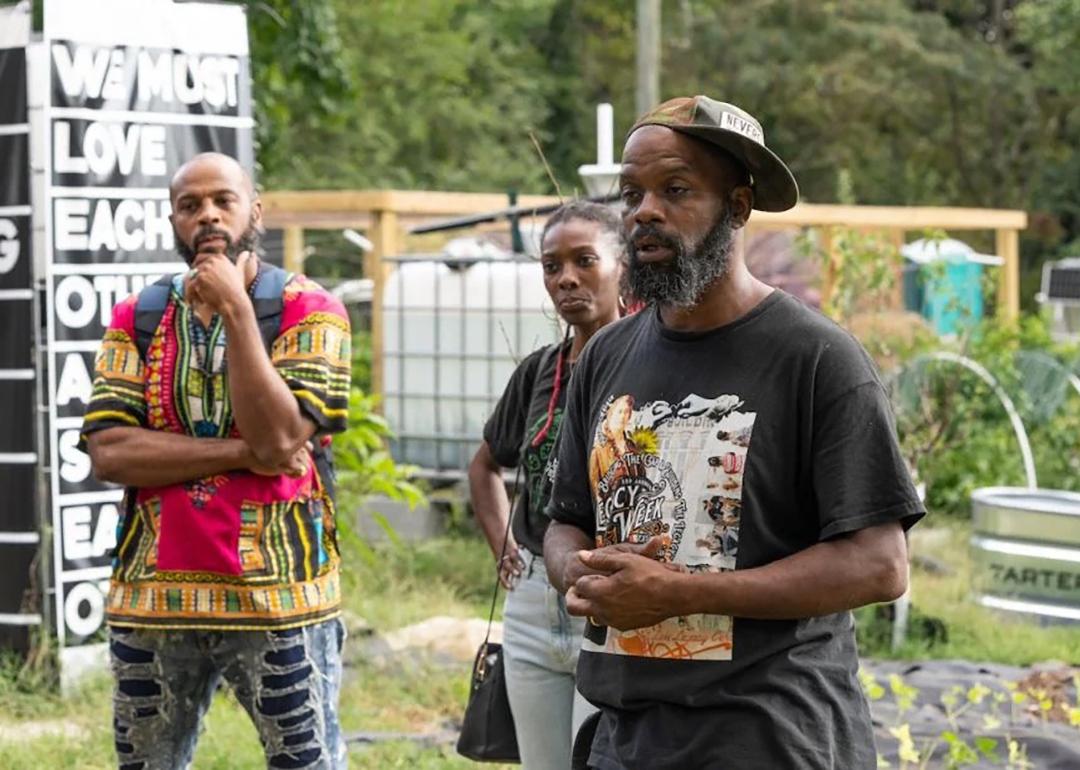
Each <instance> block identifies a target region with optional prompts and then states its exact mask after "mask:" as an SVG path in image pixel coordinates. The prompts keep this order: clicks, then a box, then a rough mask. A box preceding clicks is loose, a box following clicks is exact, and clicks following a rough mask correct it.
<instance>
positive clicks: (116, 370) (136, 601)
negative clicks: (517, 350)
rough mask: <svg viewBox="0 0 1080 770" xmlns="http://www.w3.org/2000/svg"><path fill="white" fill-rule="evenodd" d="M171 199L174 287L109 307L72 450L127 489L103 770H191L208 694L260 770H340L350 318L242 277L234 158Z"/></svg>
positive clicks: (331, 302) (249, 269)
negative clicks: (110, 740) (338, 522)
mask: <svg viewBox="0 0 1080 770" xmlns="http://www.w3.org/2000/svg"><path fill="white" fill-rule="evenodd" d="M169 193H170V200H171V203H172V210H173V214H172V217H171V219H172V223H173V229H174V231H175V236H176V244H177V249H178V251H179V253H180V255H181V256H182V257H183V258H184V260H185V261H186V262H187V264H188V265H189V266H190V268H191V269H190V270H189V271H188V272H187V273H185V274H182V275H177V276H166V277H165V278H164V279H162V280H161V281H159V282H157V283H155V284H153V285H150V286H147V287H146V288H145V289H144V290H143V291H142V292H140V293H139V295H138V296H137V297H136V296H132V297H129V298H128V299H126V300H124V301H123V302H121V303H120V304H118V305H117V306H116V307H115V308H114V309H113V314H112V321H111V323H110V325H109V328H108V331H107V332H106V334H105V338H104V341H103V343H102V347H101V350H100V353H99V354H98V357H97V363H96V366H95V377H94V387H93V395H92V398H91V401H90V404H89V406H88V408H87V412H86V415H85V422H84V425H83V436H82V440H83V442H84V445H85V447H86V449H87V451H88V452H89V454H90V457H91V460H92V462H93V467H94V472H95V474H96V476H97V477H98V478H100V479H103V480H107V481H112V482H115V483H117V484H123V485H124V486H126V487H127V497H126V500H125V514H124V516H123V517H122V519H121V522H120V525H119V531H118V536H117V547H116V552H115V560H114V565H113V574H112V581H111V585H110V590H109V597H108V602H107V620H108V624H109V648H110V656H111V664H112V670H113V674H114V678H115V693H114V717H115V718H114V725H115V731H116V735H115V739H116V752H117V759H118V762H119V766H120V767H121V768H123V769H124V770H152V769H156V768H170V769H171V768H186V767H188V765H189V764H190V762H191V758H192V755H193V753H194V750H195V742H196V739H197V736H198V731H199V723H200V721H201V719H202V715H203V714H204V713H205V712H206V709H207V708H208V707H209V705H210V701H211V698H212V696H213V693H214V691H215V690H216V689H217V685H218V683H219V681H220V680H221V679H224V680H225V681H226V682H228V684H229V685H230V686H231V687H232V689H233V692H234V693H235V695H236V697H237V699H238V700H239V701H240V703H241V704H242V705H243V706H244V708H245V709H246V710H247V712H248V714H249V715H250V716H251V718H252V721H253V722H254V723H255V726H256V728H257V729H258V731H259V737H260V739H261V741H262V744H263V747H264V749H265V752H266V760H267V764H268V766H269V767H272V768H339V767H344V766H345V746H344V742H343V741H342V739H341V736H340V730H339V726H338V719H337V698H338V691H339V687H340V681H341V646H342V643H343V641H344V630H343V627H342V625H341V621H340V620H339V617H338V616H339V613H340V606H339V605H340V587H339V582H338V563H339V555H338V548H337V542H336V528H335V521H334V515H335V509H334V498H333V489H332V486H331V484H332V473H331V465H330V459H329V452H328V445H329V443H330V439H329V436H330V434H332V433H335V432H338V431H341V430H343V429H344V428H345V424H346V409H347V405H348V393H349V360H350V332H349V321H348V316H347V315H346V313H345V310H344V308H343V307H342V305H341V303H340V302H339V301H338V300H337V299H336V298H334V297H333V296H332V295H330V294H329V293H327V292H326V291H324V290H323V289H322V288H320V287H319V286H318V285H317V284H315V283H313V282H312V281H310V280H308V279H307V278H304V277H303V276H294V275H289V274H287V273H285V272H284V271H283V270H281V269H280V268H276V267H273V266H272V265H269V264H268V263H265V262H262V261H260V260H259V258H258V256H257V248H258V241H259V235H260V233H261V231H262V208H261V204H260V202H259V200H258V196H257V194H256V192H255V189H254V186H253V184H252V181H251V178H250V177H249V176H248V174H247V173H246V172H245V171H244V169H243V168H242V167H241V166H240V165H239V164H238V163H237V162H236V161H235V160H233V159H232V158H229V157H227V156H225V155H220V154H217V153H205V154H202V155H198V156H196V157H195V158H193V159H192V160H190V161H188V162H187V163H186V164H184V165H183V166H182V167H181V168H180V169H179V170H178V171H177V172H176V175H175V176H174V177H173V180H172V184H171V185H170V190H169Z"/></svg>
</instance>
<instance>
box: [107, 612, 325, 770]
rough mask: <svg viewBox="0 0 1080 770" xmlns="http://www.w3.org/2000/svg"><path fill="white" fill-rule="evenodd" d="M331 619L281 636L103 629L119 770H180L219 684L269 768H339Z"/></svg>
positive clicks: (186, 762) (185, 765) (187, 764)
mask: <svg viewBox="0 0 1080 770" xmlns="http://www.w3.org/2000/svg"><path fill="white" fill-rule="evenodd" d="M344 641H345V627H344V625H343V624H342V622H341V621H340V620H338V619H334V620H328V621H324V622H322V623H318V624H315V625H311V626H305V627H303V628H294V629H290V630H287V631H167V630H162V631H155V630H151V629H142V628H120V627H112V628H110V629H109V658H110V664H111V667H112V672H113V678H114V680H115V689H114V691H113V726H114V729H115V733H116V755H117V759H118V760H119V766H120V770H185V769H186V768H188V767H190V765H191V758H192V755H193V754H194V753H195V742H196V740H197V739H198V734H199V725H200V722H201V721H202V717H203V715H204V714H205V713H206V710H207V709H208V708H209V707H210V702H211V700H212V699H213V696H214V692H215V690H217V686H218V683H219V682H220V681H221V680H222V679H224V680H225V681H226V682H228V684H229V686H230V687H232V690H233V693H234V694H235V695H236V699H237V700H238V701H239V702H240V704H241V705H242V706H243V707H244V709H245V710H246V711H247V713H248V715H249V716H250V717H251V719H252V721H253V722H254V723H255V727H256V729H258V731H259V739H260V741H261V742H262V745H263V750H264V751H265V752H266V764H267V767H270V768H275V770H276V769H277V768H282V769H284V768H318V770H337V768H344V767H345V766H346V757H345V742H344V740H343V739H342V737H341V729H340V725H339V724H338V717H337V702H338V692H339V690H340V688H341V670H342V669H341V649H342V645H343V644H344Z"/></svg>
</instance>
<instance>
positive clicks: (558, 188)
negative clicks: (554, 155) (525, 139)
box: [529, 131, 563, 203]
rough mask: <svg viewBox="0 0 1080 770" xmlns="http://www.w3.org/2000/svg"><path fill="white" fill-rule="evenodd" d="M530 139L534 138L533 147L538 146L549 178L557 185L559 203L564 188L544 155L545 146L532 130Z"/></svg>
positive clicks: (537, 150)
mask: <svg viewBox="0 0 1080 770" xmlns="http://www.w3.org/2000/svg"><path fill="white" fill-rule="evenodd" d="M529 139H531V140H532V143H533V147H535V148H536V154H537V155H539V156H540V162H541V163H543V164H544V171H546V172H547V175H548V179H549V180H550V181H551V184H552V185H553V186H554V187H555V194H556V195H557V196H558V197H559V203H562V202H563V194H562V188H561V187H559V180H558V179H556V178H555V173H554V172H553V171H552V170H551V165H550V164H549V163H548V160H547V156H546V155H544V148H542V147H541V146H540V142H539V141H537V139H536V134H534V133H533V132H532V131H530V132H529Z"/></svg>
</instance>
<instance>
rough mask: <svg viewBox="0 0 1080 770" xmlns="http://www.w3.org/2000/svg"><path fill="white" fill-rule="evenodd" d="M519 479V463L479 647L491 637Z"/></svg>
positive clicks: (484, 647)
mask: <svg viewBox="0 0 1080 770" xmlns="http://www.w3.org/2000/svg"><path fill="white" fill-rule="evenodd" d="M520 481H521V465H518V467H517V470H516V471H515V472H514V488H513V491H512V492H511V494H510V513H509V514H507V516H506V531H505V532H503V542H502V551H501V552H500V553H499V560H498V561H497V562H495V590H493V591H492V592H491V609H490V610H488V624H487V631H486V632H485V633H484V644H483V645H482V646H481V649H486V648H487V645H488V639H490V637H491V624H492V623H493V622H494V621H495V603H496V601H497V600H498V598H499V574H500V573H501V572H502V563H503V559H505V558H506V544H507V543H509V542H510V527H511V525H512V524H513V523H514V504H515V503H516V502H517V491H518V483H519V482H520Z"/></svg>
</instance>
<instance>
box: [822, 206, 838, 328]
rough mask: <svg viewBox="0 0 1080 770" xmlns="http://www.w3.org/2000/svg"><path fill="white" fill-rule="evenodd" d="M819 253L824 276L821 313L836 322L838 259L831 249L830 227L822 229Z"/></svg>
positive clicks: (831, 236)
mask: <svg viewBox="0 0 1080 770" xmlns="http://www.w3.org/2000/svg"><path fill="white" fill-rule="evenodd" d="M820 232H821V252H822V254H824V256H825V275H824V278H823V279H822V281H821V312H823V313H825V315H827V316H829V317H830V318H832V319H833V320H836V309H835V308H833V306H832V302H833V296H834V295H835V294H836V283H837V280H838V279H839V277H840V275H839V274H840V257H839V255H838V254H837V253H836V250H835V249H834V248H833V231H832V228H831V227H822V228H821V230H820Z"/></svg>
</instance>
